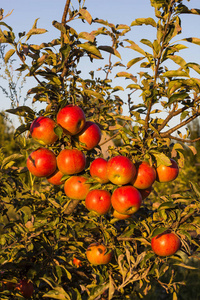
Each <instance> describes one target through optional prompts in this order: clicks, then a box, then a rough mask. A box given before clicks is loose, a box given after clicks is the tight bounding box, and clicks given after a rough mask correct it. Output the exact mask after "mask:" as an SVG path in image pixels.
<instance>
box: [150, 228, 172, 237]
mask: <svg viewBox="0 0 200 300" xmlns="http://www.w3.org/2000/svg"><path fill="white" fill-rule="evenodd" d="M167 229H168V228H166V227H160V228H156V229H154V231H153V233H152V236H151V237H152V238H153V237H154V236H156V235H158V234H162V233H163V232H165V231H167Z"/></svg>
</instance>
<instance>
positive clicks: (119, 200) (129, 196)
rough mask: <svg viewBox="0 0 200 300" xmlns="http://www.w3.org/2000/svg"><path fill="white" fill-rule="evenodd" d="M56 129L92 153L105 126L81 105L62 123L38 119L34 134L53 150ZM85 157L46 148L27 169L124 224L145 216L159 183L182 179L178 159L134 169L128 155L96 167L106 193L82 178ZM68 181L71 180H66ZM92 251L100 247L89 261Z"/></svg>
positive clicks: (70, 108)
mask: <svg viewBox="0 0 200 300" xmlns="http://www.w3.org/2000/svg"><path fill="white" fill-rule="evenodd" d="M56 126H60V127H61V128H62V130H63V133H64V134H65V135H70V136H73V137H74V138H75V139H76V140H78V142H79V143H80V145H81V146H82V147H83V149H84V150H85V151H89V150H92V149H93V148H94V147H96V146H97V145H98V143H99V141H100V139H101V130H100V128H99V126H98V125H97V124H96V123H94V122H92V121H87V120H86V117H85V114H84V112H83V110H82V109H81V108H80V107H79V106H76V105H67V106H65V107H63V108H62V109H60V111H59V112H58V114H57V120H56V122H55V121H54V120H52V119H50V118H49V117H44V116H42V117H38V118H36V119H35V120H34V121H33V122H32V124H31V126H30V133H31V136H32V138H33V139H34V140H36V141H38V142H39V143H41V144H42V145H43V146H48V145H51V144H53V143H55V142H56V141H57V140H58V136H57V135H56V133H55V127H56ZM85 151H81V150H79V149H77V147H71V148H66V149H62V150H61V151H60V152H59V154H58V155H57V156H56V155H55V154H54V152H53V151H52V150H50V149H48V148H47V147H40V148H38V149H37V150H35V151H33V152H32V153H31V154H30V155H29V157H28V159H27V168H28V170H29V171H30V172H31V173H32V174H33V175H35V176H37V177H46V178H47V180H48V182H49V183H51V184H53V185H62V184H64V192H65V194H66V195H67V197H69V198H70V199H74V200H85V206H86V208H87V209H88V210H89V211H93V212H95V213H97V214H99V215H104V214H107V213H108V212H111V213H112V216H113V217H114V218H116V219H119V220H123V219H127V218H130V217H131V216H132V215H133V214H134V213H135V212H137V211H138V210H139V208H140V206H141V204H142V201H143V200H144V199H145V198H146V197H148V195H149V194H150V193H151V191H152V186H153V183H154V182H155V181H158V182H169V181H172V180H174V179H175V178H176V177H177V176H178V173H179V168H178V165H177V163H176V161H175V160H173V159H170V161H171V165H170V166H165V165H159V166H158V167H155V166H153V165H150V164H149V163H148V162H147V161H140V162H137V163H133V161H132V160H131V159H130V158H128V157H126V156H123V155H117V156H114V157H111V158H110V159H109V160H106V159H104V158H102V157H98V158H96V159H94V160H93V161H92V162H91V164H90V166H89V173H90V176H91V177H92V179H94V181H96V182H99V183H100V184H101V185H102V188H101V189H92V188H91V187H92V184H91V183H90V182H91V181H88V178H87V177H86V176H84V175H82V174H80V173H81V172H83V171H84V170H85V168H86V156H85V154H84V152H85ZM65 175H68V178H67V179H66V180H63V178H66V177H65ZM109 182H110V183H112V184H113V185H115V186H116V187H114V191H113V192H112V193H111V192H110V191H108V190H106V187H107V186H106V185H105V184H106V183H109ZM113 185H112V186H113ZM112 190H113V189H112ZM91 249H94V247H91V248H90V249H89V250H88V252H87V253H88V255H90V251H91ZM95 249H96V248H95Z"/></svg>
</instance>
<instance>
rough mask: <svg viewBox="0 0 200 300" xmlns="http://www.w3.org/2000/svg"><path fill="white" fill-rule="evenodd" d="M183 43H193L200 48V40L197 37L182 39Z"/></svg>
mask: <svg viewBox="0 0 200 300" xmlns="http://www.w3.org/2000/svg"><path fill="white" fill-rule="evenodd" d="M181 41H186V42H189V43H193V44H196V45H199V46H200V39H199V38H196V37H189V38H185V39H182V40H181Z"/></svg>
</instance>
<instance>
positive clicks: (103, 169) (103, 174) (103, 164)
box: [90, 157, 109, 183]
mask: <svg viewBox="0 0 200 300" xmlns="http://www.w3.org/2000/svg"><path fill="white" fill-rule="evenodd" d="M107 164H108V162H107V160H105V159H104V158H102V157H98V158H96V159H95V160H93V162H92V163H91V165H90V175H91V177H92V178H94V179H96V180H97V181H98V182H100V183H107V182H109V179H108V175H107Z"/></svg>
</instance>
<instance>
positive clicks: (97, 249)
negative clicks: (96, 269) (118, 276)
mask: <svg viewBox="0 0 200 300" xmlns="http://www.w3.org/2000/svg"><path fill="white" fill-rule="evenodd" d="M86 256H87V259H88V260H89V262H90V263H91V264H93V265H96V266H97V265H105V264H108V263H109V262H110V261H111V259H112V252H109V251H108V249H107V248H106V247H105V246H104V245H102V244H99V243H92V244H91V245H89V246H88V248H87V251H86Z"/></svg>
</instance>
